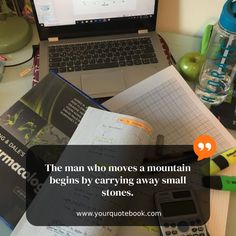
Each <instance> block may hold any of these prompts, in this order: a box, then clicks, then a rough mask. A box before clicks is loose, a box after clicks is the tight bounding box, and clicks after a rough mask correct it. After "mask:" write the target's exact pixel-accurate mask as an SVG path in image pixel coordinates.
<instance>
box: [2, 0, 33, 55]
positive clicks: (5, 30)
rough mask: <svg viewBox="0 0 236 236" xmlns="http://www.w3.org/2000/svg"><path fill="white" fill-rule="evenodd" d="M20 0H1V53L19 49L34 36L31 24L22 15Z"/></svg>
mask: <svg viewBox="0 0 236 236" xmlns="http://www.w3.org/2000/svg"><path fill="white" fill-rule="evenodd" d="M19 2H20V1H19ZM19 2H18V1H15V0H11V1H6V0H0V35H1V37H0V53H3V54H4V53H10V52H13V51H17V50H19V49H21V48H23V47H24V46H25V45H26V44H27V43H28V42H29V41H30V40H31V38H32V29H31V26H30V24H29V23H28V21H27V20H26V19H25V18H23V17H22V16H21V15H22V14H21V8H20V5H19Z"/></svg>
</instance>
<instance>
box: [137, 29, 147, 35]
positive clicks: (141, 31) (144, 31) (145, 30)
mask: <svg viewBox="0 0 236 236" xmlns="http://www.w3.org/2000/svg"><path fill="white" fill-rule="evenodd" d="M147 33H148V29H141V30H138V34H147Z"/></svg>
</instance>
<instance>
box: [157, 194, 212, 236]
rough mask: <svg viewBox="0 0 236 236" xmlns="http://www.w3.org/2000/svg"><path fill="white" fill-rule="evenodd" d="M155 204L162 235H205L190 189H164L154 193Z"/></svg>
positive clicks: (206, 233) (205, 230)
mask: <svg viewBox="0 0 236 236" xmlns="http://www.w3.org/2000/svg"><path fill="white" fill-rule="evenodd" d="M154 197H155V205H156V207H157V210H158V211H160V212H161V213H162V214H161V216H158V221H159V225H160V229H161V232H162V235H163V236H207V235H209V234H208V232H207V229H206V226H205V225H204V224H202V216H201V213H200V209H199V207H198V204H197V201H196V197H195V195H194V192H193V191H191V190H181V191H179V190H176V191H164V192H158V193H156V194H155V196H154Z"/></svg>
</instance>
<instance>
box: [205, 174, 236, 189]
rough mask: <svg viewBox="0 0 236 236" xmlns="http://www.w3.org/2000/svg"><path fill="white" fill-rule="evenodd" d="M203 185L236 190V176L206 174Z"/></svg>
mask: <svg viewBox="0 0 236 236" xmlns="http://www.w3.org/2000/svg"><path fill="white" fill-rule="evenodd" d="M203 185H204V186H205V187H207V188H213V189H217V190H224V191H231V192H236V177H231V176H205V177H203Z"/></svg>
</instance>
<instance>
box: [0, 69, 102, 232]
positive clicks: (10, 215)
mask: <svg viewBox="0 0 236 236" xmlns="http://www.w3.org/2000/svg"><path fill="white" fill-rule="evenodd" d="M89 106H91V107H95V108H100V109H104V108H103V107H102V106H101V105H99V104H97V103H96V102H95V101H93V100H92V99H91V98H90V97H88V96H87V95H86V94H84V93H83V92H82V91H80V90H79V89H77V88H75V87H74V86H73V85H71V84H69V83H68V82H67V81H66V80H64V79H63V78H61V77H60V76H58V75H56V74H53V73H51V74H49V75H48V76H46V77H45V78H44V79H43V80H42V81H41V82H40V83H39V84H38V85H37V86H35V87H33V88H32V89H31V90H30V91H29V92H28V93H27V94H26V95H24V96H23V97H22V98H21V99H20V100H19V101H17V102H16V103H15V104H14V105H13V106H12V107H10V108H9V109H8V111H6V112H5V113H4V114H3V115H2V116H0V176H1V177H0V189H1V194H0V217H1V218H3V219H4V220H5V221H6V222H7V223H8V224H9V225H10V226H11V228H14V226H15V225H16V224H17V222H18V221H19V220H20V218H21V217H22V215H23V214H24V212H25V210H26V193H25V183H26V181H27V182H29V183H30V184H31V185H32V190H33V191H34V193H35V194H37V192H38V191H39V189H40V188H41V186H42V183H40V181H39V180H38V179H37V177H36V176H35V175H34V174H32V173H29V172H27V171H26V168H25V156H26V153H27V150H28V149H29V148H30V147H32V146H34V145H47V144H48V145H53V144H57V145H65V144H67V143H68V141H69V139H70V137H71V136H72V134H73V133H74V130H75V129H76V127H77V125H78V124H79V122H80V120H81V119H82V117H83V115H84V113H85V111H86V110H87V108H88V107H89ZM48 158H50V156H49V157H48ZM42 161H45V160H42ZM53 161H55V162H56V161H57V160H53Z"/></svg>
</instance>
